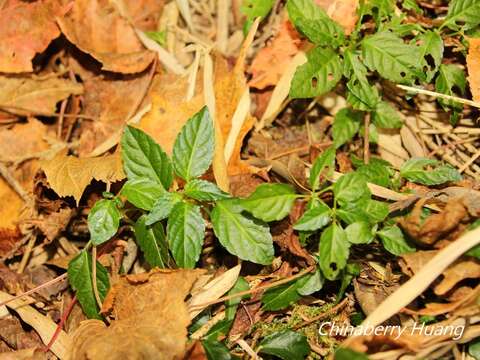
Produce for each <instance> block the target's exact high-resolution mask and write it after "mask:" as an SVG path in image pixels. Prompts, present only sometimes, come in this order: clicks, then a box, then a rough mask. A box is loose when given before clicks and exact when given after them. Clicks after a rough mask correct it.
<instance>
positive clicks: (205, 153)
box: [172, 106, 215, 181]
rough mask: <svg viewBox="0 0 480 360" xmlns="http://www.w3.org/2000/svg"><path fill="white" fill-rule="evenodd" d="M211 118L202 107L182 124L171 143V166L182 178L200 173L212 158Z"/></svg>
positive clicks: (212, 132) (190, 177)
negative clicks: (173, 142)
mask: <svg viewBox="0 0 480 360" xmlns="http://www.w3.org/2000/svg"><path fill="white" fill-rule="evenodd" d="M214 145H215V139H214V131H213V120H212V117H211V116H210V113H209V111H208V108H207V107H206V106H205V107H203V108H202V109H201V110H200V111H199V112H198V113H196V114H195V115H193V116H192V117H191V118H190V119H189V120H188V121H187V123H186V124H185V125H184V126H183V128H182V130H181V131H180V133H179V134H178V136H177V138H176V140H175V144H174V145H173V154H172V158H173V168H174V169H175V173H176V174H177V175H178V176H180V177H181V178H182V179H184V180H187V181H188V180H190V179H192V178H194V177H198V176H200V175H202V174H203V173H204V172H205V171H207V169H208V168H209V166H210V164H211V163H212V159H213V148H214Z"/></svg>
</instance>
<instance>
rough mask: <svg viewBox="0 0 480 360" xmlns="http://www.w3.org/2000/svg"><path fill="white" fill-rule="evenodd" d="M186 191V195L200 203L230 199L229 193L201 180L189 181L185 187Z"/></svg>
mask: <svg viewBox="0 0 480 360" xmlns="http://www.w3.org/2000/svg"><path fill="white" fill-rule="evenodd" d="M184 191H185V195H187V196H188V197H190V198H192V199H195V200H198V201H216V200H221V199H227V198H229V197H230V195H229V194H228V193H226V192H225V191H222V190H220V189H219V188H218V186H217V185H215V184H213V183H211V182H210V181H206V180H201V179H193V180H191V181H189V182H188V183H187V184H186V185H185V188H184Z"/></svg>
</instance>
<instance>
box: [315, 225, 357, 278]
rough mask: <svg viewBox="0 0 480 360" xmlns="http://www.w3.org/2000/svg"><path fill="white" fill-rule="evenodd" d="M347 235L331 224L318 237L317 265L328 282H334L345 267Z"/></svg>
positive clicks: (337, 226) (347, 246) (347, 250)
mask: <svg viewBox="0 0 480 360" xmlns="http://www.w3.org/2000/svg"><path fill="white" fill-rule="evenodd" d="M349 246H350V245H349V243H348V239H347V234H346V233H345V230H343V229H342V228H341V227H340V226H339V225H337V224H335V223H333V224H332V225H330V226H329V227H328V228H326V229H325V230H324V231H323V233H322V236H321V237H320V246H319V250H318V252H319V264H320V269H322V272H323V275H325V277H326V278H327V279H328V280H335V279H336V278H337V276H338V274H339V273H340V271H341V270H342V269H343V268H344V267H345V265H347V259H348V254H349V249H348V248H349Z"/></svg>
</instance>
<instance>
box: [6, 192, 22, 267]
mask: <svg viewBox="0 0 480 360" xmlns="http://www.w3.org/2000/svg"><path fill="white" fill-rule="evenodd" d="M2 200H3V199H2V198H1V197H0V201H2ZM2 207H3V206H2ZM4 208H6V209H9V211H10V209H11V210H13V211H15V210H16V208H15V207H14V208H13V209H12V206H11V204H10V206H4ZM0 215H1V212H0ZM14 216H15V217H17V216H18V215H17V214H15V215H14ZM2 223H3V224H4V225H5V226H4V227H0V260H5V259H9V258H10V257H12V256H13V255H15V254H16V252H17V250H18V249H19V248H20V246H22V245H23V244H24V243H25V239H24V237H23V235H22V234H21V233H20V230H19V229H18V228H17V227H16V226H14V224H13V223H8V222H5V220H3V219H2Z"/></svg>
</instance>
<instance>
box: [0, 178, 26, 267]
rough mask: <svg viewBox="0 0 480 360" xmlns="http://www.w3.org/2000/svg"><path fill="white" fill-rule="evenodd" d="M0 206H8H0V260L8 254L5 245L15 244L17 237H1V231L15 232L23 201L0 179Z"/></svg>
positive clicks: (7, 247)
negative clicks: (3, 255)
mask: <svg viewBox="0 0 480 360" xmlns="http://www.w3.org/2000/svg"><path fill="white" fill-rule="evenodd" d="M0 204H8V206H0V258H2V254H4V253H9V251H5V250H4V248H6V249H9V248H10V247H11V246H10V245H8V246H6V245H5V243H4V241H6V243H11V241H13V243H15V242H17V237H15V238H12V237H10V236H4V237H2V235H1V232H2V231H7V232H8V231H15V232H16V230H15V229H16V226H17V222H18V215H19V213H20V210H21V208H22V206H23V200H22V198H21V197H20V195H18V194H17V193H16V192H15V190H13V189H12V188H11V187H10V186H9V185H8V184H7V183H6V182H5V180H3V179H2V178H0ZM3 239H10V240H3Z"/></svg>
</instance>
